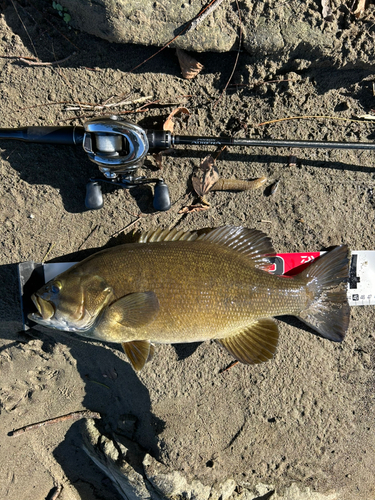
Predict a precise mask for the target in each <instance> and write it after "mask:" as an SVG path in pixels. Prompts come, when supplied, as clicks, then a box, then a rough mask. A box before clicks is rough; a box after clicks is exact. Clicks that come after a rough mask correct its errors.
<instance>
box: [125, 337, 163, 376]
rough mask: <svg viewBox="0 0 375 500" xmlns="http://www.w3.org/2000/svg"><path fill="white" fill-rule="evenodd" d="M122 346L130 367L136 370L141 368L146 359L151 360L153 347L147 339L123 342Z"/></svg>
mask: <svg viewBox="0 0 375 500" xmlns="http://www.w3.org/2000/svg"><path fill="white" fill-rule="evenodd" d="M122 347H123V349H124V352H125V354H126V355H127V357H128V359H129V361H130V363H131V365H132V367H133V368H134V370H136V371H139V370H142V368H143V367H144V366H145V364H146V363H147V361H151V359H152V358H153V356H154V352H155V348H154V346H153V344H151V342H150V341H149V340H134V341H133V342H123V343H122Z"/></svg>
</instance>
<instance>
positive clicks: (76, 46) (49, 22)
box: [12, 0, 80, 50]
mask: <svg viewBox="0 0 375 500" xmlns="http://www.w3.org/2000/svg"><path fill="white" fill-rule="evenodd" d="M12 1H13V0H12ZM28 2H29V4H30V5H32V7H33V8H34V9H35V10H36V11H37V12H38V13H39V14H40V15H41V16H42V18H43V19H44V20H45V21H46V22H47V23H48V24H49V25H50V26H52V28H53V29H54V30H56V31H57V33H59V35H61V36H62V37H63V38H65V40H66V41H68V42H69V43H70V44H71V45H73V47H75V48H76V49H77V50H80V49H79V47H78V45H76V44H75V43H73V42H72V41H71V40H69V38H68V37H67V36H65V35H64V33H63V32H62V31H60V30H59V29H58V28H56V26H55V25H54V24H53V23H51V21H50V20H49V19H48V18H47V17H46V16H45V15H44V14H43V13H42V12H41V11H40V10H39V9H37V8H36V7H35V5H34V4H33V2H31V0H28Z"/></svg>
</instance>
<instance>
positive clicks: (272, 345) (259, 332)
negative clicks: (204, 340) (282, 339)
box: [217, 319, 279, 365]
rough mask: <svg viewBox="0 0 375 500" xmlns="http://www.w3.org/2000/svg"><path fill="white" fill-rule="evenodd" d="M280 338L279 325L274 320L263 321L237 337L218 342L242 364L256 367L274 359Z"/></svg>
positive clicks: (242, 331) (249, 327)
mask: <svg viewBox="0 0 375 500" xmlns="http://www.w3.org/2000/svg"><path fill="white" fill-rule="evenodd" d="M278 338H279V330H278V328H277V324H276V323H275V322H274V321H273V320H272V319H261V320H259V321H257V322H256V323H252V324H251V325H250V326H248V327H246V328H245V329H243V330H241V331H239V332H238V334H237V335H233V336H232V337H227V338H225V339H218V340H217V342H218V343H219V344H221V345H222V346H223V347H225V349H226V350H227V351H229V352H230V353H231V354H232V356H234V357H235V358H236V359H238V361H241V363H245V364H249V365H254V364H257V363H262V362H263V361H268V360H269V359H272V358H273V356H274V354H275V352H276V347H277V342H278Z"/></svg>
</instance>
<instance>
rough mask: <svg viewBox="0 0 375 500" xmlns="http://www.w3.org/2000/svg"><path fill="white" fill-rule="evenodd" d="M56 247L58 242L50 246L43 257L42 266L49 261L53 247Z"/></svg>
mask: <svg viewBox="0 0 375 500" xmlns="http://www.w3.org/2000/svg"><path fill="white" fill-rule="evenodd" d="M55 245H56V242H55V243H50V245H49V249H48V250H47V252H46V254H45V256H44V257H43V259H42V264H44V261H45V260H46V259H47V257H48V255H49V254H50V252H51V251H52V249H53V247H54V246H55Z"/></svg>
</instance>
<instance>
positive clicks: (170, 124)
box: [163, 108, 190, 133]
mask: <svg viewBox="0 0 375 500" xmlns="http://www.w3.org/2000/svg"><path fill="white" fill-rule="evenodd" d="M181 113H183V114H185V115H187V116H189V115H190V112H189V110H188V109H186V108H176V109H174V110H173V111H172V113H171V114H170V115H169V116H168V118H167V119H166V120H165V122H164V125H163V130H168V131H169V132H172V133H173V129H174V121H173V118H174V117H176V115H179V114H181Z"/></svg>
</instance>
